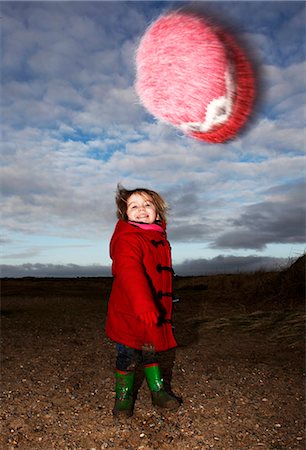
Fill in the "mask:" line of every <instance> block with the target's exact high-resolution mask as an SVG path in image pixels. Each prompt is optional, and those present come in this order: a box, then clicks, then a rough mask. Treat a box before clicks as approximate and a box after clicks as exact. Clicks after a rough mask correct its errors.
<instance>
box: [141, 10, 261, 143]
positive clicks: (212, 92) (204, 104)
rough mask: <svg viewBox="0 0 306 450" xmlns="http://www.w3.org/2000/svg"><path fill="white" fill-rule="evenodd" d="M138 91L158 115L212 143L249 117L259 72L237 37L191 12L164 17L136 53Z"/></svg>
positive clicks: (229, 135) (230, 134)
mask: <svg viewBox="0 0 306 450" xmlns="http://www.w3.org/2000/svg"><path fill="white" fill-rule="evenodd" d="M136 72H137V73H136V83H135V87H136V91H137V94H138V96H139V98H140V100H141V102H142V103H143V105H144V106H145V107H146V108H147V110H148V111H149V112H150V113H151V114H153V115H154V116H155V117H156V118H158V119H160V120H162V121H164V122H167V123H170V124H172V125H174V126H176V127H178V128H180V129H181V130H182V131H183V132H184V133H185V134H187V135H190V136H193V137H195V138H197V139H200V140H203V141H207V142H224V141H226V140H228V139H231V138H233V137H234V136H235V134H236V133H237V132H238V130H239V129H240V128H241V127H242V125H244V123H245V122H246V120H247V118H248V117H249V115H250V112H251V109H252V106H253V101H254V95H255V87H254V75H253V71H252V68H251V65H250V63H249V61H248V60H247V58H246V56H245V55H244V53H243V52H242V50H241V49H240V47H239V46H238V44H237V43H236V42H235V40H234V38H233V37H232V36H231V35H230V34H228V33H226V32H224V31H223V30H222V29H221V28H220V27H216V26H213V25H211V24H210V23H208V22H207V21H206V20H204V19H203V18H202V17H200V16H197V15H195V14H190V13H182V12H172V13H169V14H167V15H165V16H161V17H160V18H159V19H158V20H156V21H155V22H154V23H153V24H152V25H151V26H150V27H149V28H148V30H147V31H146V33H145V34H144V36H143V37H142V39H141V41H140V44H139V47H138V49H137V53H136Z"/></svg>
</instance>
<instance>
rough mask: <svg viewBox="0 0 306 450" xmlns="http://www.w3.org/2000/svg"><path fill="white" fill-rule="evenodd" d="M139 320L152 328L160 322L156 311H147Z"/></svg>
mask: <svg viewBox="0 0 306 450" xmlns="http://www.w3.org/2000/svg"><path fill="white" fill-rule="evenodd" d="M139 319H140V320H141V321H142V322H144V323H145V324H146V325H147V326H149V327H152V326H153V325H156V324H157V322H158V314H157V313H156V312H155V311H147V312H145V313H142V314H140V316H139Z"/></svg>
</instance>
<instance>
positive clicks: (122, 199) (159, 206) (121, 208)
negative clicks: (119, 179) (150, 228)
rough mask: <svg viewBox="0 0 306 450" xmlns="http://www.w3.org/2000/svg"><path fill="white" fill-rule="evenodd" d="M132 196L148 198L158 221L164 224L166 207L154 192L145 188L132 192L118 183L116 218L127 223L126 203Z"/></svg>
mask: <svg viewBox="0 0 306 450" xmlns="http://www.w3.org/2000/svg"><path fill="white" fill-rule="evenodd" d="M133 194H140V195H142V196H143V197H148V196H150V197H151V199H152V202H153V204H154V206H155V208H156V212H157V216H158V218H159V220H161V221H165V222H166V215H167V212H168V209H169V208H168V205H167V203H166V202H165V200H164V199H163V198H162V197H161V196H160V195H159V194H158V193H157V192H155V191H151V190H150V189H145V188H136V189H132V190H128V189H125V188H124V187H123V186H122V185H121V184H120V183H119V184H118V185H117V192H116V205H117V218H118V219H121V220H124V221H127V220H128V217H127V213H126V211H127V201H128V199H129V198H130V196H131V195H133Z"/></svg>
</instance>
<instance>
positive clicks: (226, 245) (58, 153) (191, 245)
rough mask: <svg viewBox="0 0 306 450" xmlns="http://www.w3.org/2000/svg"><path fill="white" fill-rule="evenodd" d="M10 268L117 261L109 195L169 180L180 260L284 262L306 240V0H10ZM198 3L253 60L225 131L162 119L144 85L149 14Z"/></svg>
mask: <svg viewBox="0 0 306 450" xmlns="http://www.w3.org/2000/svg"><path fill="white" fill-rule="evenodd" d="M0 6H1V17H2V19H1V22H2V31H1V33H2V58H1V59H2V117H3V120H2V152H1V159H2V168H1V192H2V213H1V225H2V232H1V241H2V252H1V256H2V276H27V275H33V276H61V275H62V276H90V275H93V276H98V275H102V276H103V275H109V274H110V264H111V261H110V259H109V254H108V244H109V239H110V237H111V234H112V232H113V228H114V225H115V221H116V218H115V205H114V195H115V190H116V185H117V183H118V182H121V183H122V184H123V185H124V186H125V187H127V188H134V187H138V186H143V187H148V188H150V189H153V190H156V191H158V192H160V193H161V194H162V195H164V197H165V198H166V200H167V202H168V203H169V205H170V207H171V213H170V216H169V220H168V236H169V239H170V241H171V245H172V251H173V263H174V268H175V271H176V273H177V274H179V275H187V274H188V275H190V274H205V273H211V272H232V271H237V270H238V271H243V270H256V269H261V268H269V267H277V268H278V267H281V266H282V265H283V264H286V263H288V260H290V259H291V258H293V259H294V258H296V257H298V256H300V255H301V254H303V253H304V252H305V191H306V190H305V104H306V102H305V96H306V86H305V84H306V60H305V28H306V26H305V24H306V21H305V19H306V17H305V2H294V1H290V2H286V1H281V2H277V1H264V2H257V1H253V2H241V1H238V2H231V1H225V2H219V1H213V2H170V1H169V2H167V1H166V2H155V1H146V2H142V1H140V2H119V1H109V2H100V1H93V2H91V1H86V2H82V1H77V2H71V1H66V2H60V1H59V2H44V1H36V2H26V1H21V2H14V1H7V2H4V1H2V2H1V4H0ZM182 7H192V8H193V9H197V10H199V11H200V12H201V14H203V15H205V16H206V17H207V18H209V19H210V20H212V21H215V22H216V23H217V24H219V25H223V26H224V27H226V28H227V29H228V30H229V31H231V32H232V33H233V34H234V35H235V36H236V39H238V40H239V42H241V43H242V45H243V46H244V48H245V50H246V52H247V54H248V56H249V58H250V59H251V60H252V63H253V65H254V67H255V70H256V74H257V84H258V95H257V102H256V106H255V108H254V111H253V114H252V117H251V118H250V121H249V123H248V125H247V126H246V127H245V129H244V130H243V132H242V133H241V134H239V135H238V136H237V137H236V138H235V139H234V140H232V141H230V142H227V143H223V144H208V143H205V142H200V141H196V140H195V139H192V138H190V137H186V136H184V135H182V134H180V132H178V130H176V129H174V128H173V127H171V126H170V125H167V124H163V123H160V122H158V121H157V120H156V119H155V118H154V117H152V116H151V115H150V114H149V113H148V112H147V111H146V110H145V109H144V108H143V107H142V105H141V104H140V101H139V99H138V98H137V95H136V93H135V89H134V81H135V63H134V57H135V50H136V48H137V46H138V43H139V40H140V38H141V36H142V35H143V33H144V32H145V30H146V28H147V27H148V26H149V24H150V23H151V22H152V21H154V20H155V19H157V18H158V17H159V15H161V14H163V13H165V12H166V11H168V10H173V9H177V8H182Z"/></svg>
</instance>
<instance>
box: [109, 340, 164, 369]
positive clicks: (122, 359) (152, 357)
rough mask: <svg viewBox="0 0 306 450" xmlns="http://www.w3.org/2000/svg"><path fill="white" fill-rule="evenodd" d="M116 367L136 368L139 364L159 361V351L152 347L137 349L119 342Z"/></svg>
mask: <svg viewBox="0 0 306 450" xmlns="http://www.w3.org/2000/svg"><path fill="white" fill-rule="evenodd" d="M116 349H117V359H116V369H118V370H123V371H132V370H135V367H136V365H138V364H143V365H147V364H156V363H158V353H156V352H155V351H154V350H151V349H149V350H148V349H143V350H136V349H135V348H131V347H127V346H126V345H123V344H117V345H116Z"/></svg>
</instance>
